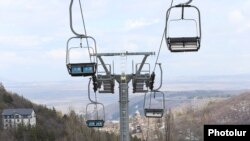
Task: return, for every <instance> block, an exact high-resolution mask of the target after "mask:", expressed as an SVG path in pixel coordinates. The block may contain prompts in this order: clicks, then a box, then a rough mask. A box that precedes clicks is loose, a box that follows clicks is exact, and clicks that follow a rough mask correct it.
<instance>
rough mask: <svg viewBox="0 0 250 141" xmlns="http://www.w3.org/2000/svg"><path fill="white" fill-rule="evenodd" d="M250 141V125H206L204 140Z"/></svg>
mask: <svg viewBox="0 0 250 141" xmlns="http://www.w3.org/2000/svg"><path fill="white" fill-rule="evenodd" d="M228 139H231V140H235V141H236V140H237V141H250V125H204V141H215V140H228Z"/></svg>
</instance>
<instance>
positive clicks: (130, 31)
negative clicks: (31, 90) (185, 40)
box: [0, 0, 250, 82]
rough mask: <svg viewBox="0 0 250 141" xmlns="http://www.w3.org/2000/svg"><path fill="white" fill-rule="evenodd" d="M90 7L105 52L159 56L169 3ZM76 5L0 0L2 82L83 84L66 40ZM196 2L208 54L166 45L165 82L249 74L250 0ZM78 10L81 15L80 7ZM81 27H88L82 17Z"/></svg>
mask: <svg viewBox="0 0 250 141" xmlns="http://www.w3.org/2000/svg"><path fill="white" fill-rule="evenodd" d="M77 2H78V0H75V3H77ZM83 2H84V3H83V8H84V16H85V22H86V27H87V32H88V35H91V36H93V37H95V38H96V40H97V45H98V51H99V52H120V51H155V52H157V51H158V48H159V45H160V41H161V36H162V33H163V29H164V26H165V18H166V17H165V14H166V11H167V8H168V7H169V4H170V0H136V1H135V0H126V1H124V0H84V1H83ZM180 2H182V1H181V0H175V1H174V4H177V3H180ZM69 3H70V0H46V1H45V0H0V49H1V50H0V81H13V82H31V81H38V82H46V81H64V80H73V79H74V80H76V79H78V78H72V77H70V76H69V75H68V73H67V70H66V66H65V47H66V41H67V39H68V38H69V37H71V36H73V34H72V33H71V31H70V28H69V13H68V7H69ZM192 4H194V5H196V6H197V7H199V9H200V11H201V15H202V33H203V35H202V36H203V38H202V44H201V49H200V51H199V52H196V53H180V54H174V53H170V52H169V51H168V49H167V47H166V44H165V41H164V44H163V48H162V51H161V55H160V62H162V66H163V68H164V74H165V76H166V78H168V77H173V78H174V77H178V76H190V77H192V76H207V75H208V76H213V75H237V74H249V73H250V65H249V60H250V47H249V35H250V12H249V9H250V0H240V1H228V0H194V2H193V3H192ZM74 8H75V9H76V10H75V13H74V14H79V11H78V7H77V5H75V7H74ZM74 23H75V25H76V26H78V27H81V24H82V23H81V21H80V19H79V18H78V19H76V20H75V22H74ZM154 59H155V57H152V58H150V60H154ZM129 65H130V63H129ZM118 66H119V65H117V67H118ZM81 79H82V78H81Z"/></svg>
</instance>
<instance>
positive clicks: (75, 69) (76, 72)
mask: <svg viewBox="0 0 250 141" xmlns="http://www.w3.org/2000/svg"><path fill="white" fill-rule="evenodd" d="M88 38H90V39H92V40H93V43H94V48H95V49H93V48H92V47H89V46H87V47H83V46H82V39H86V40H87V39H88ZM73 39H78V40H80V43H79V45H77V46H70V42H71V41H72V40H73ZM72 42H73V41H72ZM77 49H85V51H87V52H88V54H89V56H90V61H86V62H82V61H81V62H79V61H78V62H72V60H73V59H72V60H71V57H74V56H73V53H71V52H72V51H73V50H76V51H79V50H77ZM81 51H83V50H81ZM95 52H96V42H95V39H94V38H92V37H90V36H79V37H71V38H70V39H69V40H68V42H67V50H66V66H67V69H68V72H69V74H70V75H71V76H93V75H95V73H96V67H97V65H96V64H97V63H96V62H95V61H96V60H97V59H96V58H93V57H92V56H91V55H92V54H94V53H95ZM82 53H84V52H82ZM84 55H85V54H81V56H82V57H84Z"/></svg>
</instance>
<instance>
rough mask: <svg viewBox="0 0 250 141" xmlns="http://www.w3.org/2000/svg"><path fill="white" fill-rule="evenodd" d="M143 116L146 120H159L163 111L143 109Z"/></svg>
mask: <svg viewBox="0 0 250 141" xmlns="http://www.w3.org/2000/svg"><path fill="white" fill-rule="evenodd" d="M144 113H145V116H146V117H148V118H161V117H162V116H163V113H164V110H163V109H144Z"/></svg>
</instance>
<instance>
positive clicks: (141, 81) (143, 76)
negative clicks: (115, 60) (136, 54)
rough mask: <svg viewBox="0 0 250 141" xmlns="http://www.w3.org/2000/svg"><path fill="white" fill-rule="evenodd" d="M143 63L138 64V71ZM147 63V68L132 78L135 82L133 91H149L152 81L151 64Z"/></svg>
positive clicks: (133, 82)
mask: <svg viewBox="0 0 250 141" xmlns="http://www.w3.org/2000/svg"><path fill="white" fill-rule="evenodd" d="M139 65H141V63H138V64H136V72H137V71H138V66H139ZM144 65H147V66H148V67H146V69H144V70H141V71H140V73H138V74H135V75H134V77H133V79H132V84H133V93H145V92H148V89H145V87H146V88H148V86H149V81H150V64H149V63H145V64H144Z"/></svg>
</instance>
